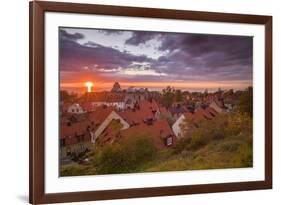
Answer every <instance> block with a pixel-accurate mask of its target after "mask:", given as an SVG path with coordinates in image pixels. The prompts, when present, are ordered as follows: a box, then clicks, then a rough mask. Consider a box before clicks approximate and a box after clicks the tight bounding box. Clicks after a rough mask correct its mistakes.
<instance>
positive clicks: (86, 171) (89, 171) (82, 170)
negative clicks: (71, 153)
mask: <svg viewBox="0 0 281 205" xmlns="http://www.w3.org/2000/svg"><path fill="white" fill-rule="evenodd" d="M93 174H97V173H96V170H95V168H94V167H92V166H88V165H80V164H71V165H63V166H61V167H60V176H62V177H63V176H81V175H93Z"/></svg>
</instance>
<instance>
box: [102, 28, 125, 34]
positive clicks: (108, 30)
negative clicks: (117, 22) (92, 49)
mask: <svg viewBox="0 0 281 205" xmlns="http://www.w3.org/2000/svg"><path fill="white" fill-rule="evenodd" d="M98 32H100V33H104V34H105V35H120V34H122V33H123V31H119V30H110V29H107V30H105V29H104V30H98Z"/></svg>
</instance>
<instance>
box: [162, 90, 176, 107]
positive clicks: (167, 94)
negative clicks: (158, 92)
mask: <svg viewBox="0 0 281 205" xmlns="http://www.w3.org/2000/svg"><path fill="white" fill-rule="evenodd" d="M162 92H163V99H162V104H163V105H164V106H165V107H170V106H171V105H172V104H173V101H174V97H175V89H174V88H173V87H170V86H167V88H165V89H163V90H162Z"/></svg>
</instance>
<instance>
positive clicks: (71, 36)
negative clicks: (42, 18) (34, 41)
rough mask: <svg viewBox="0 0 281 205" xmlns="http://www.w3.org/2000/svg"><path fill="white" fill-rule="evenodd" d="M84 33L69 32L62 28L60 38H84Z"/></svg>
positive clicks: (74, 39)
mask: <svg viewBox="0 0 281 205" xmlns="http://www.w3.org/2000/svg"><path fill="white" fill-rule="evenodd" d="M83 38H84V35H83V34H81V33H75V34H69V33H67V32H66V31H65V30H62V29H60V39H67V40H72V41H77V40H79V39H83Z"/></svg>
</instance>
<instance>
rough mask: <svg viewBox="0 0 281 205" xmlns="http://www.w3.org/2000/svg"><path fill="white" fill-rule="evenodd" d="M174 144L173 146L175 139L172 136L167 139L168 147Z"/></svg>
mask: <svg viewBox="0 0 281 205" xmlns="http://www.w3.org/2000/svg"><path fill="white" fill-rule="evenodd" d="M172 144H173V137H172V136H170V137H167V138H166V145H167V146H170V145H172Z"/></svg>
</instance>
